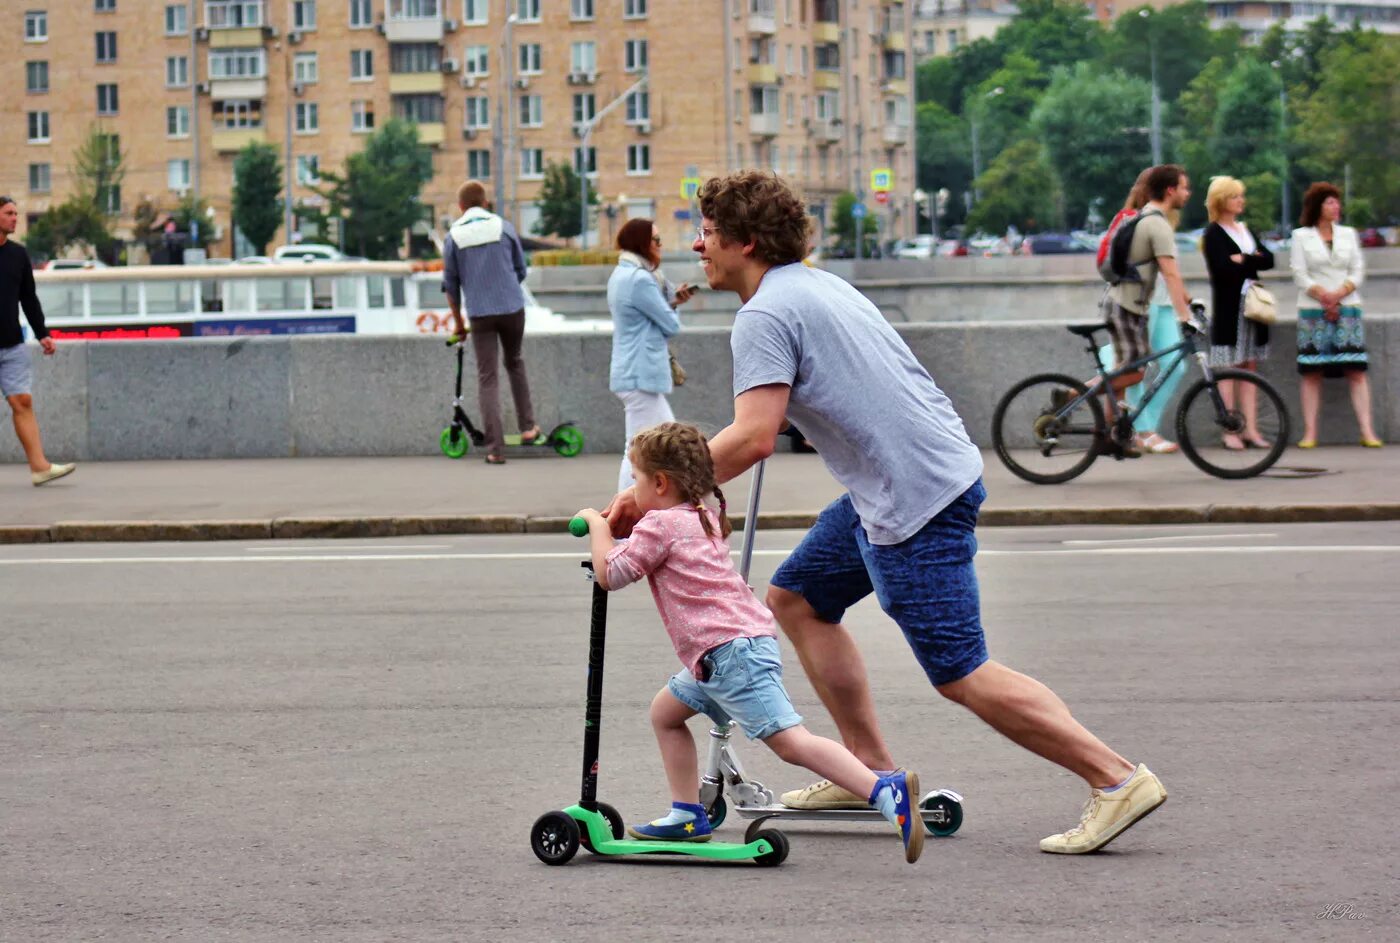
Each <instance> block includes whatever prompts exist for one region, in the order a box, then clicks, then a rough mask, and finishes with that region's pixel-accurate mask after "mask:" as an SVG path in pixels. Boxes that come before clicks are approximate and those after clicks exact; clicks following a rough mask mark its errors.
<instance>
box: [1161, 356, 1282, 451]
mask: <svg viewBox="0 0 1400 943" xmlns="http://www.w3.org/2000/svg"><path fill="white" fill-rule="evenodd" d="M1211 372H1212V373H1213V374H1214V382H1215V384H1219V383H1221V382H1223V381H1230V382H1232V383H1233V384H1234V388H1235V392H1234V396H1233V398H1232V403H1233V405H1232V406H1231V408H1229V409H1226V408H1225V403H1224V400H1223V399H1220V398H1219V397H1218V395H1217V393H1216V390H1217V389H1218V387H1217V386H1214V385H1213V384H1212V383H1211V382H1210V381H1207V380H1205V379H1200V380H1197V381H1196V382H1195V383H1193V384H1191V386H1190V387H1189V388H1188V389H1187V390H1186V392H1185V393H1184V394H1182V397H1181V405H1180V406H1178V407H1177V410H1176V437H1177V439H1178V440H1180V442H1181V451H1182V453H1183V454H1184V455H1185V456H1186V457H1187V458H1189V459H1190V460H1191V464H1193V465H1195V466H1196V467H1197V468H1199V469H1200V470H1201V471H1203V472H1206V473H1207V474H1210V475H1215V476H1216V477H1217V478H1253V477H1254V476H1255V475H1258V474H1259V473H1261V472H1263V471H1266V470H1267V469H1269V468H1270V467H1271V466H1272V465H1273V464H1274V463H1275V462H1277V461H1278V460H1279V456H1280V455H1282V454H1283V450H1284V449H1285V448H1287V446H1288V408H1287V407H1285V406H1284V405H1283V397H1282V396H1280V395H1279V394H1278V391H1277V390H1275V389H1274V388H1273V387H1272V386H1271V385H1270V384H1269V382H1268V381H1267V380H1265V379H1264V378H1263V377H1261V376H1259V375H1258V374H1257V373H1250V372H1249V371H1248V370H1213V371H1211ZM1251 396H1252V397H1253V398H1254V401H1255V403H1256V414H1257V417H1258V418H1257V420H1256V423H1255V428H1257V429H1258V430H1259V434H1260V435H1261V436H1263V437H1264V438H1265V439H1267V440H1268V442H1269V447H1268V448H1247V449H1243V450H1239V451H1235V450H1231V449H1227V448H1225V445H1224V442H1223V441H1222V439H1221V436H1223V435H1226V434H1234V435H1242V434H1243V433H1244V425H1245V424H1244V413H1243V412H1242V411H1241V404H1242V403H1243V402H1245V401H1247V400H1248V399H1249V398H1250V397H1251Z"/></svg>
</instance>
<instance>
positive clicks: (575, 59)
mask: <svg viewBox="0 0 1400 943" xmlns="http://www.w3.org/2000/svg"><path fill="white" fill-rule="evenodd" d="M569 71H570V72H587V73H589V74H593V73H596V72H597V71H598V44H597V43H594V42H583V43H570V44H569Z"/></svg>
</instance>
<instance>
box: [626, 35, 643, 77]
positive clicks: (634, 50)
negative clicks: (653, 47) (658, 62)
mask: <svg viewBox="0 0 1400 943" xmlns="http://www.w3.org/2000/svg"><path fill="white" fill-rule="evenodd" d="M646 67H647V41H646V40H645V39H629V40H627V42H626V43H624V44H623V47H622V71H624V72H642V71H644V70H645V69H646Z"/></svg>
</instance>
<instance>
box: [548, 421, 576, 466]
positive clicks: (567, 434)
mask: <svg viewBox="0 0 1400 943" xmlns="http://www.w3.org/2000/svg"><path fill="white" fill-rule="evenodd" d="M550 440H551V441H552V442H553V443H554V451H556V452H558V453H559V454H560V455H562V456H564V457H565V458H573V457H574V456H575V455H577V454H578V453H580V452H582V451H583V433H582V432H579V431H578V428H577V427H575V426H569V425H564V426H560V427H559V428H558V429H555V430H554V432H553V434H552V435H550Z"/></svg>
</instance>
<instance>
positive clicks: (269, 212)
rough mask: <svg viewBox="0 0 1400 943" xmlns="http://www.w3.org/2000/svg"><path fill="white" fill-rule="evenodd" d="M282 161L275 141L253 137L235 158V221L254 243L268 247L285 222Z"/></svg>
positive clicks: (260, 251) (259, 251)
mask: <svg viewBox="0 0 1400 943" xmlns="http://www.w3.org/2000/svg"><path fill="white" fill-rule="evenodd" d="M282 199H283V195H282V162H281V161H280V160H279V159H278V157H277V148H275V147H273V146H272V145H271V144H264V143H261V142H258V141H249V142H248V144H246V145H245V146H244V148H243V150H241V151H239V152H238V156H237V157H235V158H234V159H233V207H232V209H233V221H234V223H235V224H236V225H237V226H238V228H239V230H241V231H242V233H243V236H244V238H245V239H247V240H248V241H249V242H251V243H252V244H253V248H254V249H256V250H257V252H256V253H255V254H256V255H262V254H263V253H264V252H266V251H267V244H268V243H269V242H271V241H272V237H273V235H274V234H275V233H276V232H277V227H278V226H280V225H282V215H283V203H282Z"/></svg>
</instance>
